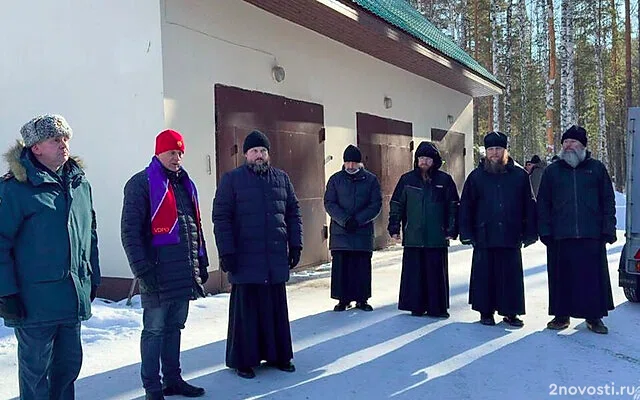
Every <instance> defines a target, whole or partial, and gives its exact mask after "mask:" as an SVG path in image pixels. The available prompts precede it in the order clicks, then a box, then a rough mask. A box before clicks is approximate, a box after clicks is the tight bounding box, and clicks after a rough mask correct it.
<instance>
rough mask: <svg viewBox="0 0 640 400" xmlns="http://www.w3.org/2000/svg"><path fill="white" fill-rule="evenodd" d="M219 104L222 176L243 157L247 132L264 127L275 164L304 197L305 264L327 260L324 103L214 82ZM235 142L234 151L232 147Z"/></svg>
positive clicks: (217, 115) (219, 166) (219, 164)
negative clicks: (322, 140) (235, 149)
mask: <svg viewBox="0 0 640 400" xmlns="http://www.w3.org/2000/svg"><path fill="white" fill-rule="evenodd" d="M215 106H216V154H217V157H216V158H217V162H218V179H220V177H221V176H222V174H224V172H227V171H229V170H231V169H233V168H235V166H236V165H241V164H242V163H244V155H243V154H242V145H243V142H244V138H245V137H246V135H247V134H248V133H249V132H251V131H252V130H255V129H257V130H260V131H262V132H263V133H265V134H266V135H267V137H268V138H269V141H270V142H271V149H270V156H271V164H272V165H273V166H274V167H277V168H280V169H282V170H284V171H285V172H287V174H288V175H289V177H290V178H291V182H292V184H293V186H294V188H295V191H296V195H297V197H298V200H299V202H300V207H301V212H302V219H303V229H304V235H305V238H304V241H305V249H304V252H303V257H302V261H301V265H310V264H319V263H323V262H327V261H328V259H329V251H328V247H327V244H328V243H327V240H326V238H325V237H324V228H325V225H326V219H325V211H324V207H323V204H322V196H323V193H324V185H325V180H324V143H322V142H321V141H320V137H319V132H320V131H321V129H322V127H323V124H324V111H323V108H322V106H321V105H318V104H313V103H307V102H301V101H298V100H292V99H287V98H284V97H281V96H275V95H271V94H268V93H261V92H257V91H249V90H244V89H240V88H234V87H228V86H223V85H216V86H215ZM234 146H235V148H237V153H236V154H235V155H233V154H231V153H232V151H231V150H229V149H233V148H234Z"/></svg>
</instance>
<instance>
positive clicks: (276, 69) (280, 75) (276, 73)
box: [271, 64, 285, 83]
mask: <svg viewBox="0 0 640 400" xmlns="http://www.w3.org/2000/svg"><path fill="white" fill-rule="evenodd" d="M271 76H272V77H273V80H274V81H276V82H278V83H280V82H282V81H284V77H285V73H284V68H283V67H282V66H281V65H278V64H276V65H274V66H273V67H272V68H271Z"/></svg>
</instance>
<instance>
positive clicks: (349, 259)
mask: <svg viewBox="0 0 640 400" xmlns="http://www.w3.org/2000/svg"><path fill="white" fill-rule="evenodd" d="M371 254H372V253H371V252H370V251H341V250H334V251H332V252H331V259H332V260H331V298H332V299H336V300H339V301H342V302H351V301H357V302H359V301H361V302H366V301H367V300H368V299H369V298H370V297H371Z"/></svg>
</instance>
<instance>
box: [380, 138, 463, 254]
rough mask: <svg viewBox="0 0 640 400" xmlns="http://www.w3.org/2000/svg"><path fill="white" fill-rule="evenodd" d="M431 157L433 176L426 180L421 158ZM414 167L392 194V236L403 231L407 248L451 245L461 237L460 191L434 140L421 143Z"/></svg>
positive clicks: (431, 172) (430, 174)
mask: <svg viewBox="0 0 640 400" xmlns="http://www.w3.org/2000/svg"><path fill="white" fill-rule="evenodd" d="M422 156H426V157H430V158H432V159H433V166H432V167H431V169H430V171H429V177H430V179H427V180H425V179H423V178H422V174H421V171H420V168H418V157H422ZM413 166H414V169H413V170H412V171H409V172H407V173H406V174H404V175H402V176H401V177H400V180H399V181H398V184H397V185H396V188H395V190H394V191H393V195H392V196H391V202H390V212H389V225H388V228H387V230H388V231H389V234H390V235H392V236H393V235H396V234H399V233H400V230H401V229H402V244H403V246H405V247H434V248H435V247H447V246H448V245H449V240H448V239H447V238H452V239H454V238H456V237H457V236H458V218H457V216H458V202H459V197H458V190H457V188H456V184H455V182H454V181H453V178H451V175H449V174H447V173H446V172H443V171H440V167H441V166H442V157H441V156H440V152H439V151H438V148H437V147H436V146H435V145H434V144H432V143H430V142H422V143H420V145H419V146H418V148H417V150H416V153H415V158H414V165H413Z"/></svg>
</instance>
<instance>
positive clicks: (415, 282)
mask: <svg viewBox="0 0 640 400" xmlns="http://www.w3.org/2000/svg"><path fill="white" fill-rule="evenodd" d="M448 262H449V261H448V248H446V247H441V248H424V247H405V248H404V252H403V254H402V277H401V279H400V298H399V300H398V309H400V310H404V311H412V312H419V313H425V312H426V313H427V314H434V315H435V314H443V313H445V312H446V311H447V309H448V308H449V266H448Z"/></svg>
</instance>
